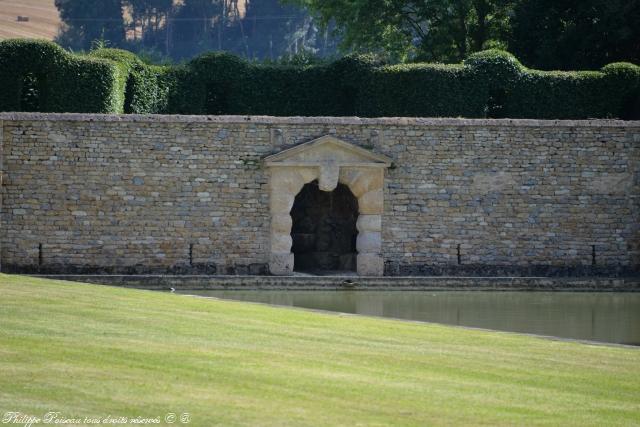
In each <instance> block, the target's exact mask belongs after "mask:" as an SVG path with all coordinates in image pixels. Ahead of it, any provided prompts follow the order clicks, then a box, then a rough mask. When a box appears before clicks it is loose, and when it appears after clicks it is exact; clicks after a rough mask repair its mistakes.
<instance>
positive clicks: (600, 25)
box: [510, 0, 640, 70]
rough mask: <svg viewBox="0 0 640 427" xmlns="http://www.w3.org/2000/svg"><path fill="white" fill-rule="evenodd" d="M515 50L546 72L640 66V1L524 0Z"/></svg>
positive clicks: (517, 10) (514, 36) (517, 11)
mask: <svg viewBox="0 0 640 427" xmlns="http://www.w3.org/2000/svg"><path fill="white" fill-rule="evenodd" d="M514 12H515V13H514V17H513V24H512V25H513V34H512V37H511V41H510V48H511V50H512V51H513V52H514V53H515V54H516V55H517V56H518V57H519V58H520V59H521V60H522V61H523V62H524V63H525V64H526V65H529V66H535V67H538V68H542V69H560V70H570V69H576V68H585V69H597V68H599V67H602V66H603V65H605V64H608V63H610V62H615V61H631V62H635V63H638V62H640V0H582V1H574V0H520V1H519V2H518V3H517V5H516V7H515V10H514Z"/></svg>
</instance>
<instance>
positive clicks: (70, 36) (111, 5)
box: [55, 0, 125, 50]
mask: <svg viewBox="0 0 640 427" xmlns="http://www.w3.org/2000/svg"><path fill="white" fill-rule="evenodd" d="M55 5H56V7H57V8H58V11H59V12H60V19H61V20H62V22H63V23H64V26H63V27H62V30H61V33H60V35H59V36H58V39H57V40H58V42H59V43H61V44H62V45H64V46H65V47H70V48H73V49H78V50H82V49H84V50H86V49H89V48H90V47H91V43H92V42H93V41H94V40H99V39H103V40H109V41H110V42H111V43H113V44H115V45H122V44H123V43H124V39H125V29H124V18H123V16H122V6H123V5H122V0H95V1H84V0H55Z"/></svg>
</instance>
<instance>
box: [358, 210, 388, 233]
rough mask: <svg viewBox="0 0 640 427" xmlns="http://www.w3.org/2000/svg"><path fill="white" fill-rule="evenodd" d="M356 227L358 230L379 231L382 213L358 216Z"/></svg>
mask: <svg viewBox="0 0 640 427" xmlns="http://www.w3.org/2000/svg"><path fill="white" fill-rule="evenodd" d="M356 227H357V228H358V231H359V232H361V233H362V232H366V231H381V230H382V215H365V214H361V215H359V216H358V221H357V222H356Z"/></svg>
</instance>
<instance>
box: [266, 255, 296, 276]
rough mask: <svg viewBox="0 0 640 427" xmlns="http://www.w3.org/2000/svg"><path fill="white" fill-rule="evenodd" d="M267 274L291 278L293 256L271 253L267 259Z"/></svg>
mask: <svg viewBox="0 0 640 427" xmlns="http://www.w3.org/2000/svg"><path fill="white" fill-rule="evenodd" d="M269 273H271V274H273V275H274V276H291V275H292V274H293V254H292V253H280V254H278V253H272V254H271V257H270V259H269Z"/></svg>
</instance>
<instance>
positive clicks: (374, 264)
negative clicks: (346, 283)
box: [357, 254, 384, 276]
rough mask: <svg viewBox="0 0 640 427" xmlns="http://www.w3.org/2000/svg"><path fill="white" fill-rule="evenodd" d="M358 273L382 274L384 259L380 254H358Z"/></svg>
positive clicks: (361, 274) (367, 274)
mask: <svg viewBox="0 0 640 427" xmlns="http://www.w3.org/2000/svg"><path fill="white" fill-rule="evenodd" d="M357 264H358V267H357V268H358V275H360V276H383V275H384V261H383V259H382V255H380V254H358V258H357Z"/></svg>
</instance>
